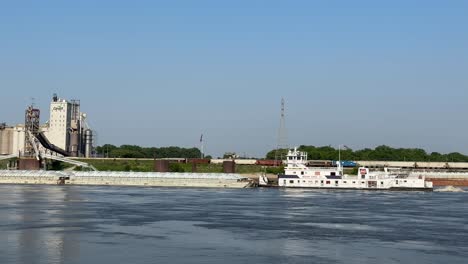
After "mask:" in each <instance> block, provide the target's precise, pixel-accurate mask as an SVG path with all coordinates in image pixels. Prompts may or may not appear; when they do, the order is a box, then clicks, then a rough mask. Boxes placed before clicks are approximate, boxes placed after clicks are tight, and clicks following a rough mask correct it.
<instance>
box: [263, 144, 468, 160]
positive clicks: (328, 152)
mask: <svg viewBox="0 0 468 264" xmlns="http://www.w3.org/2000/svg"><path fill="white" fill-rule="evenodd" d="M299 150H301V151H305V152H307V154H308V159H309V160H338V156H339V155H338V149H335V148H333V147H330V146H324V147H315V146H305V145H302V146H300V147H299ZM274 155H275V150H272V151H270V152H268V154H267V156H266V157H267V159H274ZM341 160H369V161H374V160H378V161H428V162H468V156H466V155H463V154H460V153H457V152H455V153H450V154H440V153H437V152H432V153H430V154H428V153H427V152H426V151H425V150H423V149H418V148H392V147H389V146H385V145H382V146H378V147H376V148H375V149H369V148H365V149H361V150H357V151H353V150H352V149H342V150H341Z"/></svg>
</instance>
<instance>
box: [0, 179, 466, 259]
mask: <svg viewBox="0 0 468 264" xmlns="http://www.w3.org/2000/svg"><path fill="white" fill-rule="evenodd" d="M467 201H468V192H460V193H446V192H384V191H382V192H380V191H330V190H329V191H322V190H307V189H300V190H299V189H274V188H272V189H262V188H260V189H232V190H231V189H183V188H143V187H94V186H45V185H0V236H1V239H0V263H2V264H3V263H25V264H26V263H27V264H32V263H40V264H42V263H43V264H46V263H47V264H54V263H67V264H68V263H100V264H105V263H109V264H118V263H132V264H139V263H223V264H230V263H451V264H453V263H468V204H467Z"/></svg>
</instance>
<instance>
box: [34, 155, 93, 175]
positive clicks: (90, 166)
mask: <svg viewBox="0 0 468 264" xmlns="http://www.w3.org/2000/svg"><path fill="white" fill-rule="evenodd" d="M41 157H42V158H45V159H52V160H58V161H61V162H66V163H70V164H73V165H76V166H80V167H83V168H89V169H92V170H93V171H97V169H96V168H95V167H94V166H93V165H90V164H88V163H86V162H81V161H78V160H73V159H69V158H65V157H59V156H53V155H48V154H42V155H41Z"/></svg>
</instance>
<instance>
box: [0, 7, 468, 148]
mask: <svg viewBox="0 0 468 264" xmlns="http://www.w3.org/2000/svg"><path fill="white" fill-rule="evenodd" d="M466 14H468V2H467V1H408V0H407V1H400V0H394V1H330V0H327V1H271V0H270V1H254V0H250V1H203V0H199V1H164V2H163V1H115V0H114V1H88V0H81V1H46V0H44V1H9V2H6V1H3V2H2V3H0V87H1V91H2V92H1V95H0V96H1V99H2V100H1V104H0V122H7V123H10V124H14V123H21V122H22V119H23V109H24V108H25V106H26V105H28V104H29V103H30V101H31V99H30V98H31V97H34V98H35V102H36V104H37V105H38V106H39V107H40V108H41V109H42V110H43V115H42V120H43V121H44V122H45V121H46V120H47V116H48V103H49V101H50V98H51V96H52V94H53V93H54V92H56V93H58V94H59V96H61V97H65V98H76V99H80V100H81V102H82V109H83V110H84V111H85V112H87V113H88V114H89V118H90V123H91V125H92V126H93V128H94V129H95V130H97V131H98V135H99V137H98V143H99V144H104V143H111V144H116V145H120V144H137V145H143V146H169V145H177V146H185V147H192V146H198V140H199V137H200V134H201V133H203V134H204V135H205V136H204V138H205V140H206V142H205V144H206V150H207V152H208V154H212V155H214V156H218V155H222V154H223V153H224V152H228V151H235V152H238V153H239V154H244V153H245V154H246V155H248V156H263V155H264V154H265V153H266V152H267V151H268V150H271V149H273V148H275V146H276V141H277V129H278V126H279V111H280V101H281V97H284V98H285V100H286V108H287V112H286V118H287V119H286V125H287V128H288V141H289V143H290V145H300V144H310V145H332V146H337V145H338V144H346V145H348V146H350V147H352V148H354V149H359V148H364V147H375V146H377V145H381V144H387V145H390V146H394V147H420V148H424V149H426V150H427V151H439V152H452V151H458V152H462V153H468V122H467V113H468V103H467V99H468V75H467V69H468V16H467V15H466Z"/></svg>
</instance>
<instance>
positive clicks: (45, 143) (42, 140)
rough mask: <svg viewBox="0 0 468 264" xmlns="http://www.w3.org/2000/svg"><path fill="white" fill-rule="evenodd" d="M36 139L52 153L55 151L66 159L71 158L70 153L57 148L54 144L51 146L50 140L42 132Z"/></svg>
mask: <svg viewBox="0 0 468 264" xmlns="http://www.w3.org/2000/svg"><path fill="white" fill-rule="evenodd" d="M36 138H37V140H39V143H41V145H42V146H43V147H44V148H46V149H48V150H51V151H54V152H57V153H59V154H60V155H63V156H65V157H68V156H70V153H68V152H66V151H65V150H63V149H61V148H59V147H56V146H55V145H54V144H51V143H50V142H49V140H48V139H47V138H46V137H45V135H44V134H43V133H42V132H41V133H38V134H37V135H36Z"/></svg>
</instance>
